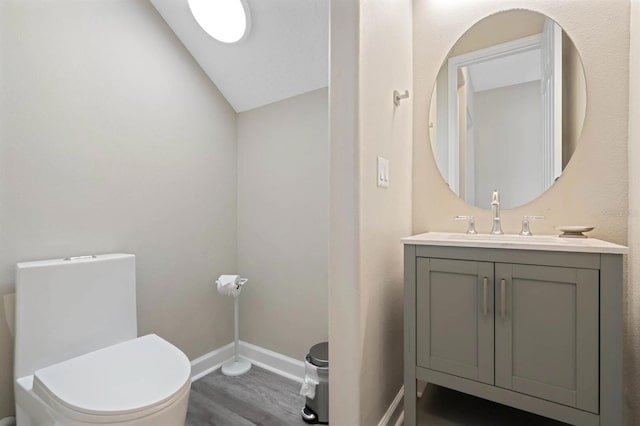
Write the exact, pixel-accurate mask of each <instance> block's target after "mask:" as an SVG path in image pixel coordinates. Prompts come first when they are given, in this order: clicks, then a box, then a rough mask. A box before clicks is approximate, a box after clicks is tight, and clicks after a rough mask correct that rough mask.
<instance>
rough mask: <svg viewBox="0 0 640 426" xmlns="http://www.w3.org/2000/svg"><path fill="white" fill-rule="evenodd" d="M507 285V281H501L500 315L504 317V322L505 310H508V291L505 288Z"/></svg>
mask: <svg viewBox="0 0 640 426" xmlns="http://www.w3.org/2000/svg"><path fill="white" fill-rule="evenodd" d="M506 284H507V280H505V279H504V278H503V279H501V280H500V315H501V316H502V321H504V318H505V310H506V307H505V305H506V297H505V293H506V289H505V286H506Z"/></svg>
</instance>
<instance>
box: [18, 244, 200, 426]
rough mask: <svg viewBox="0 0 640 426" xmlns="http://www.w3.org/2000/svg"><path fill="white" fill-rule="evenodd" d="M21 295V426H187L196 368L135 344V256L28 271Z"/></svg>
mask: <svg viewBox="0 0 640 426" xmlns="http://www.w3.org/2000/svg"><path fill="white" fill-rule="evenodd" d="M35 283H37V284H35ZM132 289H133V291H132ZM16 292H17V296H16V359H15V396H16V417H17V421H18V424H19V425H20V426H41V425H42V426H49V425H69V426H80V425H96V424H110V425H123V426H160V425H161V426H183V425H184V422H185V416H186V411H187V405H188V398H189V390H190V387H191V365H190V363H189V360H188V358H187V357H186V356H185V355H184V353H182V352H181V351H180V350H179V349H178V348H176V347H175V346H173V345H172V344H170V343H169V342H167V341H166V340H164V339H162V338H160V337H159V336H157V335H155V334H149V335H146V336H142V337H135V334H136V333H135V331H136V328H137V327H136V325H135V323H136V322H135V258H134V257H133V256H132V255H104V256H95V257H91V258H79V259H69V260H59V261H44V262H29V263H21V264H18V269H17V282H16ZM130 297H133V298H134V299H133V303H131V300H130V299H129V298H130ZM132 308H133V315H132V312H131V310H132ZM44 321H46V322H44Z"/></svg>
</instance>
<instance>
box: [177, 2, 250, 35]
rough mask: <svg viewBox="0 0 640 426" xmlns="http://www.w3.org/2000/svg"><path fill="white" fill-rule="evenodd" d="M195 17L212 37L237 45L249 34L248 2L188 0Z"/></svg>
mask: <svg viewBox="0 0 640 426" xmlns="http://www.w3.org/2000/svg"><path fill="white" fill-rule="evenodd" d="M187 1H188V3H189V9H191V13H192V14H193V17H194V18H195V19H196V22H198V25H200V26H201V27H202V29H203V30H205V31H206V33H207V34H209V35H210V36H211V37H213V38H215V39H216V40H218V41H221V42H223V43H236V42H238V41H240V40H242V39H243V38H245V37H246V36H247V34H248V33H249V23H250V21H249V6H248V5H247V0H187Z"/></svg>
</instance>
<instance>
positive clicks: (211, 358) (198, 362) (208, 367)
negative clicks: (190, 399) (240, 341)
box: [191, 342, 233, 382]
mask: <svg viewBox="0 0 640 426" xmlns="http://www.w3.org/2000/svg"><path fill="white" fill-rule="evenodd" d="M232 357H233V342H231V343H229V344H228V345H225V346H223V347H221V348H218V349H216V350H214V351H211V352H209V353H207V354H204V355H202V356H201V357H198V358H196V359H194V360H193V361H191V381H192V382H193V381H195V380H198V379H199V378H201V377H203V376H206V375H207V374H209V373H212V372H214V371H215V370H217V369H218V368H220V367H221V366H222V364H224V363H225V361H227V360H229V359H231V358H232Z"/></svg>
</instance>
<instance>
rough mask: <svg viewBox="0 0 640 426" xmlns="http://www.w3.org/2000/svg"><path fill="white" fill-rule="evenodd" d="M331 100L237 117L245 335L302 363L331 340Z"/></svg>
mask: <svg viewBox="0 0 640 426" xmlns="http://www.w3.org/2000/svg"><path fill="white" fill-rule="evenodd" d="M327 96H328V93H327V89H320V90H316V91H313V92H309V93H305V94H303V95H299V96H295V97H293V98H289V99H285V100H283V101H279V102H276V103H273V104H270V105H267V106H264V107H260V108H256V109H254V110H251V111H248V112H243V113H240V114H238V271H239V273H241V274H242V275H243V276H245V277H247V278H249V280H250V281H249V283H248V284H247V286H246V289H245V290H244V292H243V293H242V298H241V302H240V312H241V324H240V338H241V339H242V340H244V341H247V342H249V343H253V344H255V345H258V346H262V347H264V348H267V349H271V350H273V351H276V352H279V353H282V354H284V355H288V356H290V357H293V358H297V359H299V360H302V359H304V356H305V354H306V353H307V351H308V350H309V348H310V347H311V345H313V344H315V343H317V342H321V341H326V340H327V338H328V334H327V256H328V250H329V249H328V240H329V237H328V228H329V217H328V214H329V212H328V203H329V136H328V99H327Z"/></svg>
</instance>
